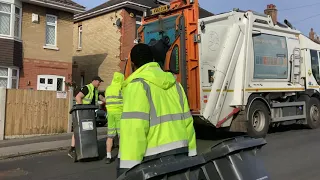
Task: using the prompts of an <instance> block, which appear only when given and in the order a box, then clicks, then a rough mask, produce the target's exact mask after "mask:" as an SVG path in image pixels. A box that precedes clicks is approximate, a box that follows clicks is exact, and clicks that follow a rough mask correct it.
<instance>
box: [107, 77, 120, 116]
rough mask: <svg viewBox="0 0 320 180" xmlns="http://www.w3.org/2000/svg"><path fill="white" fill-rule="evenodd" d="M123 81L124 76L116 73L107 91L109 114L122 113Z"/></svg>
mask: <svg viewBox="0 0 320 180" xmlns="http://www.w3.org/2000/svg"><path fill="white" fill-rule="evenodd" d="M123 80H124V75H123V74H121V73H119V72H115V73H114V75H113V79H112V82H111V84H110V86H108V88H107V89H106V92H105V99H106V108H107V111H108V112H119V113H121V112H122V107H123V104H122V93H121V86H122V83H123Z"/></svg>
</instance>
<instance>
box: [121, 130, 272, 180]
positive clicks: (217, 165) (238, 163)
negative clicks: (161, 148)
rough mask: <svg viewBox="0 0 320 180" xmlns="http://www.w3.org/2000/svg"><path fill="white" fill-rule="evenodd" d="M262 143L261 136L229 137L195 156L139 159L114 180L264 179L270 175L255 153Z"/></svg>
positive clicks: (264, 142) (263, 142)
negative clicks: (258, 137) (135, 164)
mask: <svg viewBox="0 0 320 180" xmlns="http://www.w3.org/2000/svg"><path fill="white" fill-rule="evenodd" d="M265 144H266V141H265V140H264V139H262V138H261V139H253V138H250V137H246V136H245V137H237V138H231V139H227V140H224V141H222V142H220V143H218V144H217V145H215V146H213V147H212V148H210V150H209V151H208V152H206V153H203V154H201V155H198V156H195V157H187V156H184V157H182V158H173V159H172V158H171V159H170V158H169V159H168V160H165V159H164V160H153V161H147V162H143V163H141V164H140V165H137V166H135V167H133V168H131V169H130V170H128V171H127V172H125V173H124V174H122V175H121V176H120V177H118V179H117V180H147V179H148V180H160V179H161V180H182V179H185V180H187V179H188V180H257V179H259V180H268V179H270V177H269V175H268V173H267V171H266V170H265V167H264V165H263V162H262V161H261V160H260V158H259V157H258V156H257V152H258V150H259V149H260V148H261V147H262V146H263V145H265Z"/></svg>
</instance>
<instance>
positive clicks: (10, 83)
mask: <svg viewBox="0 0 320 180" xmlns="http://www.w3.org/2000/svg"><path fill="white" fill-rule="evenodd" d="M0 68H3V69H7V70H8V75H7V76H0V78H5V79H7V87H6V88H7V89H19V76H20V75H19V73H20V71H19V68H15V67H4V66H0ZM13 70H16V71H17V75H16V76H13V75H12V72H13ZM13 79H14V80H16V88H12V80H13Z"/></svg>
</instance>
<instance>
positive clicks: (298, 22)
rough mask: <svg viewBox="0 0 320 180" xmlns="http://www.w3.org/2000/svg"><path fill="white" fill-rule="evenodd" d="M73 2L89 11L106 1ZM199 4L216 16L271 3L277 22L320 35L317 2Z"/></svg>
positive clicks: (217, 0)
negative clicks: (274, 7)
mask: <svg viewBox="0 0 320 180" xmlns="http://www.w3.org/2000/svg"><path fill="white" fill-rule="evenodd" d="M74 1H75V2H77V3H79V4H81V5H83V6H85V7H87V9H90V8H93V7H95V6H98V5H100V4H102V3H104V2H106V1H107V0H74ZM199 3H200V6H201V7H203V8H204V9H206V10H208V11H210V12H213V13H216V14H218V13H222V12H227V11H230V10H232V8H240V9H242V10H254V11H258V12H263V11H264V9H265V8H266V7H267V4H271V3H272V4H275V5H276V6H277V9H278V21H279V22H283V20H284V19H288V20H289V21H290V22H291V24H293V26H294V27H296V28H297V29H298V30H300V31H302V32H303V33H304V34H306V35H308V34H309V31H310V28H311V27H313V29H314V31H315V32H316V33H318V34H319V35H320V23H319V22H320V12H319V9H320V1H319V0H305V1H297V0H199ZM302 6H304V7H302ZM316 22H318V23H316Z"/></svg>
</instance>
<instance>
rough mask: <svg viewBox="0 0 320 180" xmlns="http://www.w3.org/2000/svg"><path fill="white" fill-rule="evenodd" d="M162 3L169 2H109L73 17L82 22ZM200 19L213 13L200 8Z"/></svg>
mask: <svg viewBox="0 0 320 180" xmlns="http://www.w3.org/2000/svg"><path fill="white" fill-rule="evenodd" d="M161 1H162V2H161ZM163 2H167V3H169V2H170V0H160V1H159V3H155V0H109V1H107V2H105V3H103V4H101V5H99V6H97V7H94V8H92V9H90V10H88V11H86V12H84V13H81V14H77V15H75V20H76V21H78V20H83V19H87V18H92V17H95V16H98V15H101V14H104V13H107V12H110V11H113V10H116V9H120V8H123V7H129V8H133V9H136V10H140V11H143V10H144V9H145V8H155V7H158V6H159V5H162V4H163ZM199 15H200V18H203V17H208V16H212V15H214V14H213V13H211V12H209V11H207V10H205V9H203V8H200V10H199Z"/></svg>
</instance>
